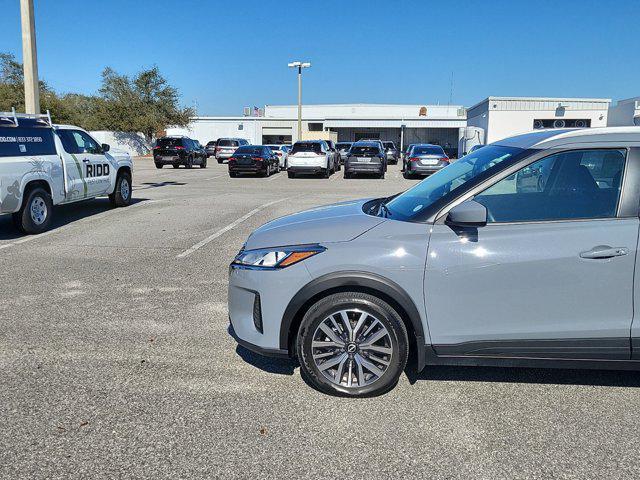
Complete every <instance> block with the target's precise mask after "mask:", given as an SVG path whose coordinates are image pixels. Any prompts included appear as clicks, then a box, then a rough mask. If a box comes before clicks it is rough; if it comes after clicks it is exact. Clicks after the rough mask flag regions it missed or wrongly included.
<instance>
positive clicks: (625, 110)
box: [608, 97, 640, 127]
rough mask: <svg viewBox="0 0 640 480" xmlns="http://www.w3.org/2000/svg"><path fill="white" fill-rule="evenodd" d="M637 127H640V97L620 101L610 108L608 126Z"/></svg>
mask: <svg viewBox="0 0 640 480" xmlns="http://www.w3.org/2000/svg"><path fill="white" fill-rule="evenodd" d="M629 125H637V126H639V127H640V97H633V98H627V99H626V100H620V101H619V102H618V103H617V104H616V105H612V106H611V108H609V120H608V126H610V127H622V126H629Z"/></svg>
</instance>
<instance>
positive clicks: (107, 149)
mask: <svg viewBox="0 0 640 480" xmlns="http://www.w3.org/2000/svg"><path fill="white" fill-rule="evenodd" d="M110 148H111V147H110V146H109V145H108V144H107V143H103V144H102V151H103V152H108V151H109V149H110Z"/></svg>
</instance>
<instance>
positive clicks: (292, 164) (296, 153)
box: [287, 140, 336, 178]
mask: <svg viewBox="0 0 640 480" xmlns="http://www.w3.org/2000/svg"><path fill="white" fill-rule="evenodd" d="M288 162H289V165H288V167H287V174H288V175H289V178H295V176H296V175H297V174H299V173H311V174H322V175H323V176H324V178H329V177H330V176H331V174H332V173H335V171H336V170H335V162H334V157H333V152H331V150H329V146H328V145H327V142H325V141H324V140H301V141H299V142H296V143H294V144H293V148H292V149H291V152H289V157H288Z"/></svg>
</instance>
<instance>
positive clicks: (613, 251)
mask: <svg viewBox="0 0 640 480" xmlns="http://www.w3.org/2000/svg"><path fill="white" fill-rule="evenodd" d="M628 253H629V249H628V248H625V247H610V246H609V245H598V246H597V247H593V248H592V249H591V250H588V251H586V252H581V253H580V258H587V259H594V260H597V259H606V258H613V257H622V256H623V255H627V254H628Z"/></svg>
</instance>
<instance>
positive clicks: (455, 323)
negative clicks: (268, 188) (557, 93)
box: [228, 127, 640, 397]
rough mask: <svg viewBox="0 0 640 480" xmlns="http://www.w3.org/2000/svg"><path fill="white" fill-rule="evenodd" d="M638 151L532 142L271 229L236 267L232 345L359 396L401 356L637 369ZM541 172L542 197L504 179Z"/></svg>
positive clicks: (522, 140) (591, 132) (606, 131)
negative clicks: (290, 360) (290, 362)
mask: <svg viewBox="0 0 640 480" xmlns="http://www.w3.org/2000/svg"><path fill="white" fill-rule="evenodd" d="M638 145H640V128H638V127H607V128H598V129H583V130H541V131H536V132H534V133H529V134H525V135H520V136H516V137H512V138H508V139H504V140H501V141H499V142H497V143H494V144H490V145H486V146H484V147H483V148H481V149H479V150H477V151H475V152H473V153H471V154H469V155H466V156H465V157H463V158H461V159H460V160H458V161H457V162H454V163H452V164H451V166H450V167H447V168H446V169H444V170H442V171H440V172H438V173H436V174H435V175H432V176H430V177H428V178H426V179H425V180H424V181H422V182H421V183H420V184H418V185H416V186H414V187H413V188H411V189H409V190H407V191H406V192H404V193H402V194H399V195H396V196H393V197H388V198H378V199H374V200H361V201H350V202H345V203H341V204H337V205H333V206H323V207H321V208H315V209H312V210H309V211H306V212H301V213H297V214H294V215H290V216H287V217H283V218H279V219H277V220H275V221H272V222H269V223H268V224H267V225H265V226H263V227H260V228H258V229H257V230H256V231H255V232H253V233H252V234H251V235H250V236H249V238H248V239H247V241H246V243H245V244H244V246H243V248H242V250H241V251H240V253H239V254H238V255H237V256H236V257H235V259H234V260H233V262H232V264H231V268H230V270H229V275H230V278H229V292H228V298H229V316H230V319H231V333H232V335H234V336H235V338H236V339H237V341H238V342H239V343H240V344H241V345H243V346H245V347H246V348H249V349H251V350H254V351H256V352H258V353H261V354H264V355H276V356H283V357H289V356H291V357H297V358H298V361H299V363H300V366H301V373H302V374H303V375H304V376H305V378H306V379H307V381H308V383H310V384H311V385H313V386H314V387H315V388H317V389H319V390H321V391H324V392H327V393H331V394H340V395H346V396H352V397H357V396H371V395H376V394H381V393H384V392H386V391H388V390H390V389H391V388H393V386H394V385H395V384H396V382H397V381H398V378H399V377H400V375H401V373H402V372H403V370H404V369H405V366H406V365H407V359H408V358H411V359H412V362H414V363H413V364H412V365H411V368H412V369H416V370H418V371H420V370H422V369H423V368H424V367H425V366H427V365H492V366H501V365H505V366H537V367H558V368H576V367H577V368H605V369H607V368H608V369H633V370H639V369H640V349H638V348H636V347H637V345H638V344H640V323H638V322H637V321H636V320H637V315H638V313H637V309H638V301H637V300H638V294H637V288H635V286H634V285H635V283H637V279H635V276H636V272H637V271H638V267H639V265H638V263H640V256H638V255H637V252H638V231H639V228H640V222H639V219H638V217H639V215H640V211H639V207H638V206H639V205H640V190H639V189H638V188H636V186H637V185H638V183H639V182H640V170H639V169H638V166H639V165H640V147H639V146H638ZM545 168H548V169H549V170H550V172H551V173H550V174H549V176H548V177H547V180H546V181H545V182H544V185H543V188H542V189H537V190H531V189H529V188H527V189H526V190H525V191H520V190H519V189H518V187H517V185H516V183H515V182H514V181H513V180H512V179H510V178H513V177H514V176H515V177H518V174H519V173H520V172H523V171H524V170H525V169H529V170H530V171H531V172H534V171H535V172H544V171H545ZM531 183H532V184H533V185H535V184H537V182H531ZM345 259H348V260H345ZM634 318H635V320H634ZM410 352H411V355H409V353H410Z"/></svg>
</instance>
